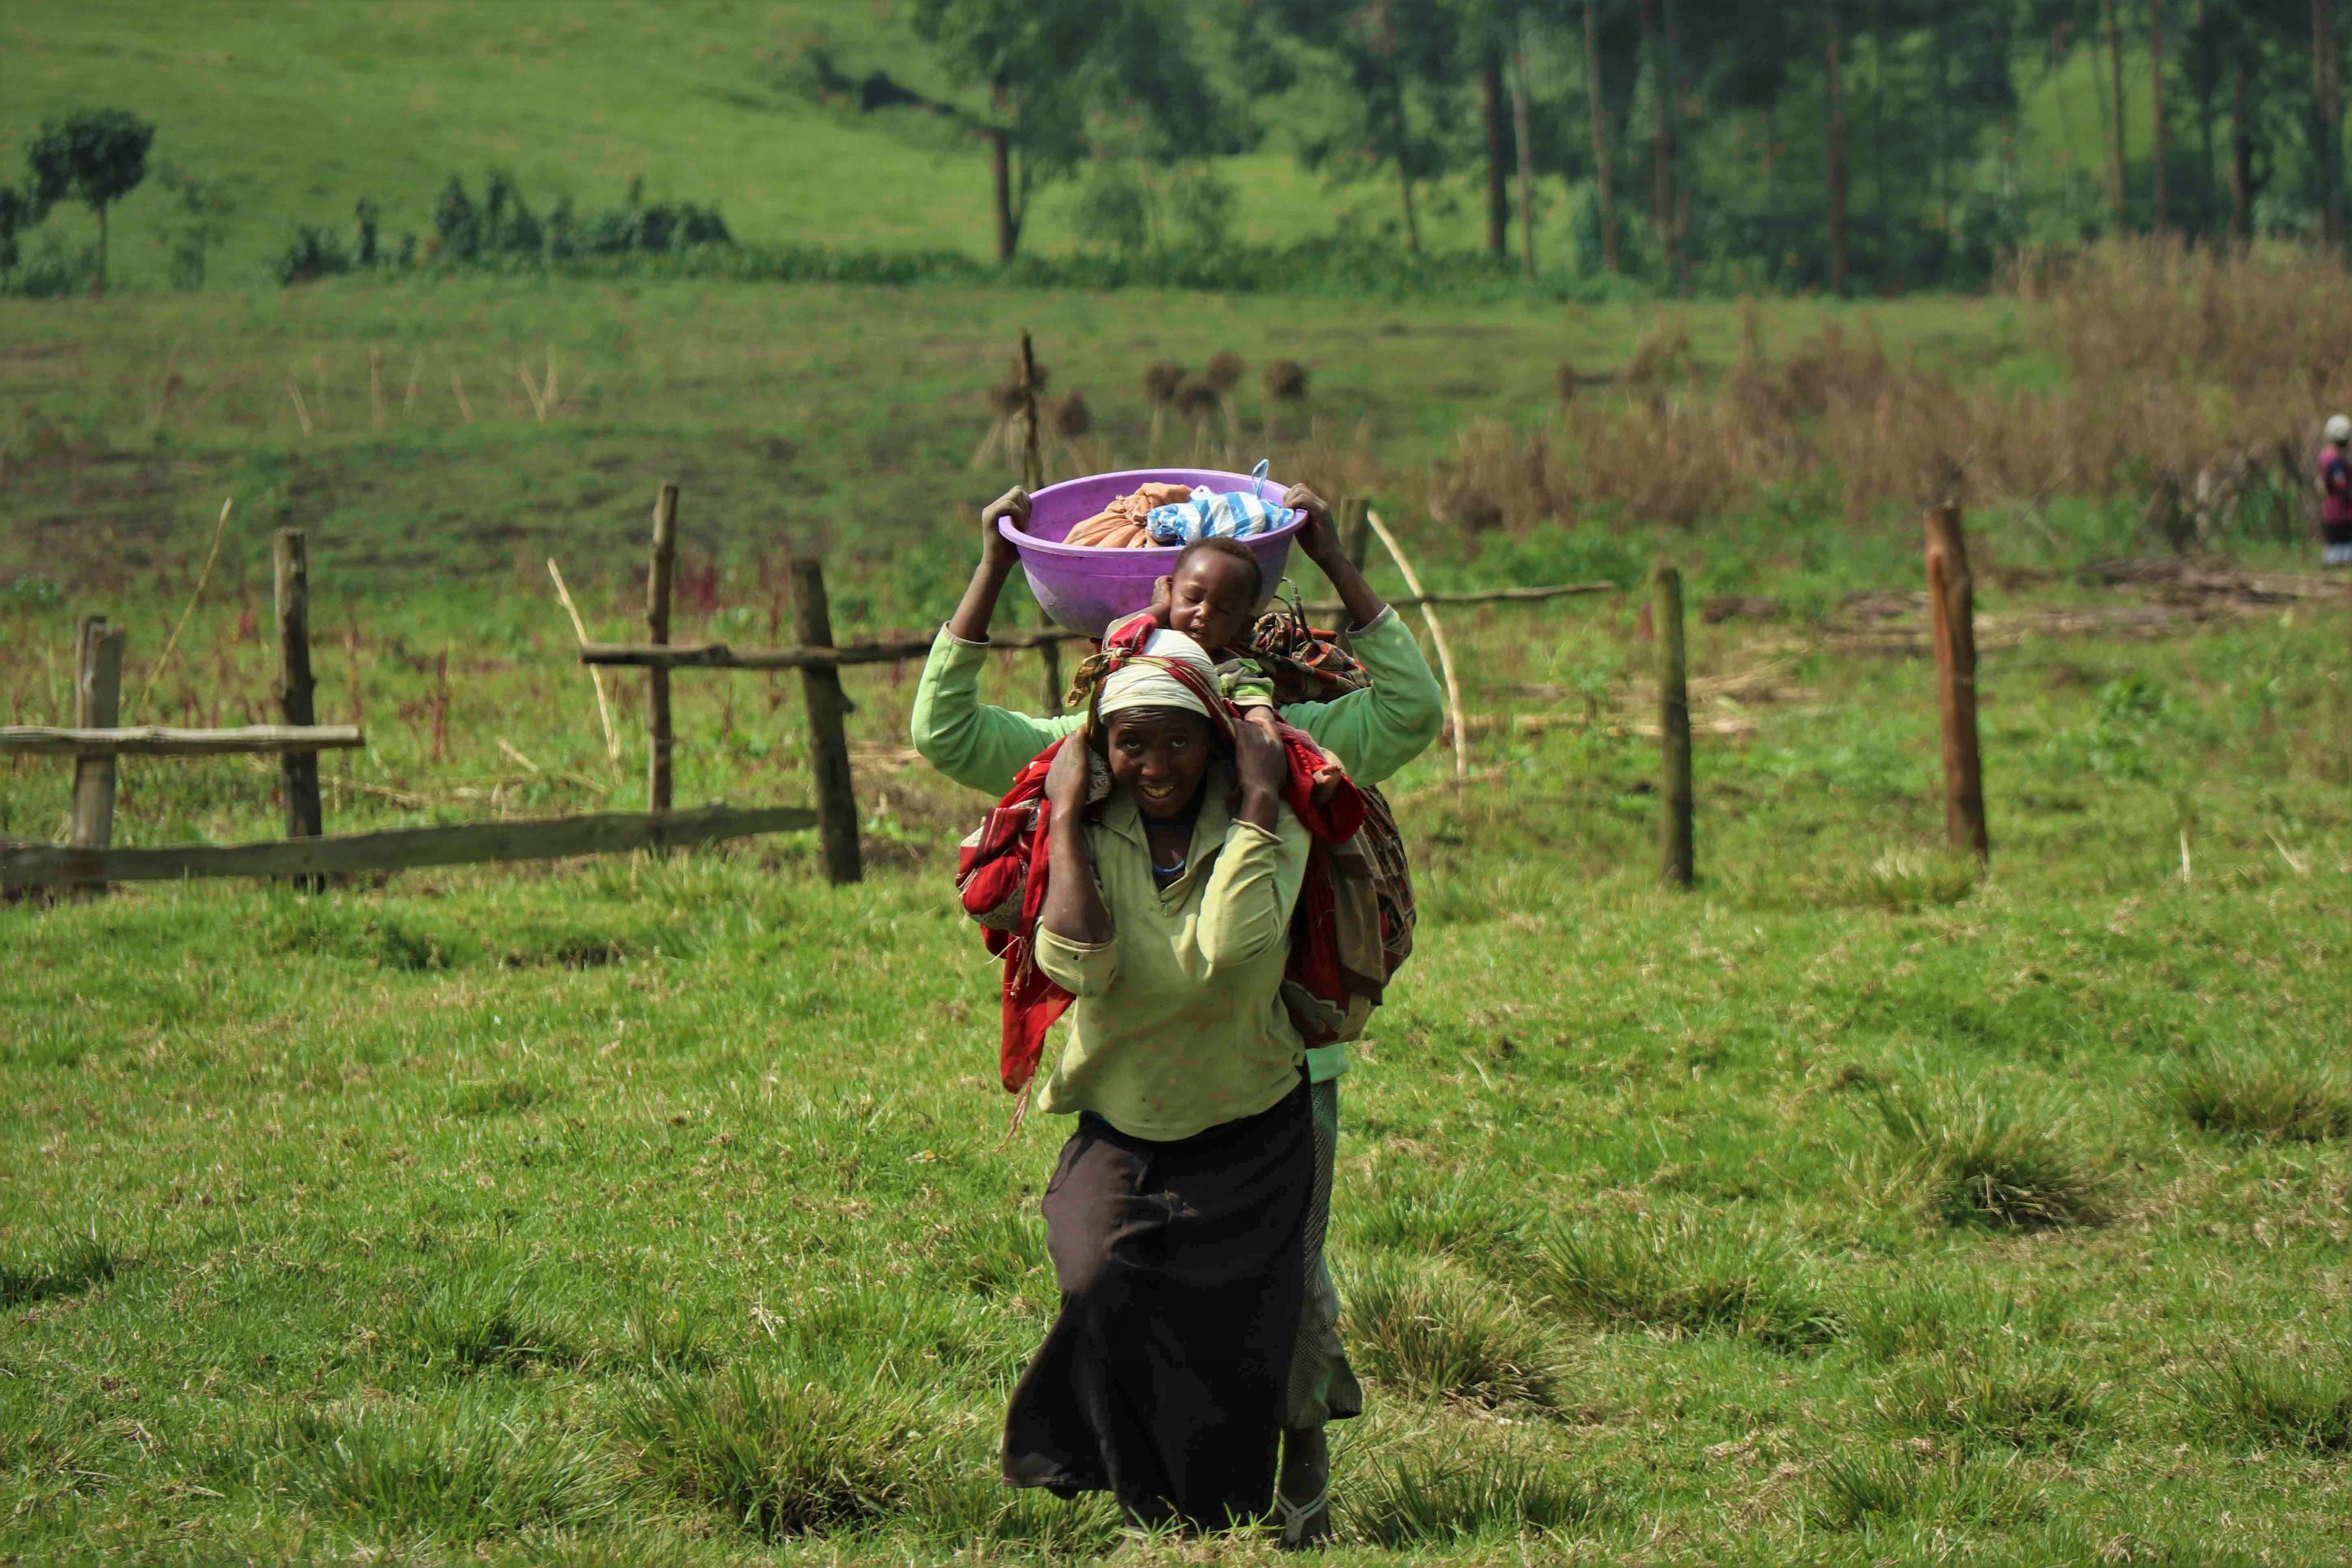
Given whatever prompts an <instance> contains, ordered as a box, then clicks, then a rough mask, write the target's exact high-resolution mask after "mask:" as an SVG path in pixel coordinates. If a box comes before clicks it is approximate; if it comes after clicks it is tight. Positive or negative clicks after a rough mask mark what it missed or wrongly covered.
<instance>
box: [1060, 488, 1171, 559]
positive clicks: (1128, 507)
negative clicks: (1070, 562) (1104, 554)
mask: <svg viewBox="0 0 2352 1568" xmlns="http://www.w3.org/2000/svg"><path fill="white" fill-rule="evenodd" d="M1188 500H1192V486H1190V485H1170V484H1159V483H1151V484H1144V485H1139V486H1137V487H1136V490H1135V493H1134V494H1133V495H1128V496H1121V497H1119V498H1118V500H1115V501H1113V502H1111V503H1110V505H1108V506H1107V507H1105V508H1104V509H1103V510H1100V511H1098V512H1097V513H1095V515H1094V516H1092V517H1090V518H1087V520H1086V521H1084V522H1081V523H1078V524H1077V525H1076V526H1075V527H1073V528H1072V529H1071V530H1070V531H1069V532H1068V533H1066V534H1064V535H1063V536H1062V542H1063V543H1065V544H1077V545H1084V546H1087V547H1088V548H1090V549H1095V550H1135V549H1141V548H1143V547H1145V546H1147V545H1150V544H1154V543H1157V541H1156V540H1154V539H1153V538H1152V537H1151V532H1150V530H1149V529H1147V528H1145V527H1144V525H1143V521H1144V519H1146V518H1147V517H1150V515H1151V509H1152V508H1154V507H1160V506H1174V505H1175V504H1176V503H1178V502H1179V501H1188Z"/></svg>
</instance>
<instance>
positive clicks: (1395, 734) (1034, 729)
mask: <svg viewBox="0 0 2352 1568" xmlns="http://www.w3.org/2000/svg"><path fill="white" fill-rule="evenodd" d="M988 647H989V645H988V644H986V643H982V642H965V641H963V640H961V638H959V637H956V636H955V634H954V633H952V632H950V631H949V630H948V629H947V628H946V627H945V626H941V627H940V635H939V637H938V638H937V639H936V640H935V641H934V642H933V643H932V644H931V657H930V658H929V659H928V660H926V661H925V662H924V665H923V679H922V684H921V685H920V686H919V687H917V688H916V690H915V711H914V715H913V717H912V719H911V720H910V721H908V731H909V739H911V740H912V741H913V742H914V746H915V750H916V751H918V752H921V753H922V755H923V759H924V760H925V761H926V762H928V763H930V764H931V765H932V766H933V767H935V768H937V769H939V770H940V772H941V773H945V774H947V776H948V777H950V778H951V779H953V780H955V781H956V782H957V783H958V784H969V785H971V787H972V788H973V789H976V790H980V791H982V793H983V794H987V795H1003V793H1004V792H1005V791H1006V790H1008V789H1011V788H1012V787H1013V775H1015V774H1016V773H1020V771H1021V770H1022V769H1023V768H1024V767H1026V766H1027V765H1028V764H1029V760H1030V759H1031V758H1032V757H1034V756H1035V755H1036V754H1037V753H1038V752H1042V751H1044V750H1045V748H1046V747H1048V746H1050V745H1052V744H1053V743H1054V742H1055V741H1058V740H1060V739H1061V738H1062V737H1063V736H1064V735H1066V734H1068V733H1069V732H1070V731H1073V730H1075V729H1076V728H1077V727H1078V725H1079V723H1080V722H1081V721H1082V720H1083V718H1084V715H1082V714H1077V713H1066V714H1063V715H1061V716H1060V717H1058V718H1053V719H1038V718H1034V717H1032V716H1031V715H1029V714H1026V713H1015V712H1013V710H1011V709H1008V708H996V707H992V706H990V705H989V704H988V703H985V702H982V700H980V672H981V668H982V666H984V665H986V664H987V662H988ZM1348 647H1349V651H1350V652H1352V653H1353V654H1354V655H1355V656H1356V658H1358V659H1360V660H1361V661H1362V663H1363V666H1364V673H1365V674H1366V675H1367V676H1369V677H1370V679H1371V684H1370V686H1369V687H1367V688H1365V689H1363V690H1360V691H1350V692H1349V693H1347V694H1346V695H1345V696H1341V697H1337V698H1334V699H1333V700H1330V701H1328V702H1294V703H1292V704H1291V705H1290V706H1289V707H1287V708H1285V709H1283V710H1282V721H1283V722H1284V723H1286V724H1288V725H1289V726H1291V727H1292V728H1293V729H1296V730H1304V731H1306V732H1307V734H1309V735H1311V736H1313V737H1314V739H1315V743H1316V744H1317V745H1318V746H1320V747H1322V748H1323V749H1324V750H1325V751H1327V752H1330V753H1331V754H1332V755H1333V756H1335V757H1338V758H1339V762H1340V764H1341V765H1342V766H1344V767H1345V768H1346V769H1347V770H1348V776H1349V777H1350V778H1352V779H1354V780H1355V781H1356V782H1357V783H1359V784H1380V783H1382V782H1383V781H1385V780H1387V779H1389V778H1391V777H1392V776H1393V775H1394V774H1395V773H1397V772H1398V771H1399V770H1400V769H1402V767H1403V766H1404V765H1405V764H1406V763H1410V762H1412V760H1413V758H1415V757H1417V756H1419V755H1421V753H1422V752H1425V751H1427V750H1428V749H1429V746H1430V743H1431V742H1433V741H1435V740H1436V739H1437V733H1438V731H1440V730H1441V729H1443V728H1444V723H1445V694H1444V690H1443V689H1440V687H1439V686H1438V684H1437V677H1435V676H1434V675H1433V674H1431V673H1430V669H1429V661H1428V660H1427V659H1425V658H1422V657H1421V645H1420V644H1419V643H1418V642H1416V641H1414V640H1413V635H1412V628H1411V627H1409V626H1406V625H1405V624H1404V623H1403V622H1402V621H1401V620H1399V619H1398V618H1397V613H1396V611H1395V610H1394V609H1393V608H1391V609H1385V610H1382V611H1381V613H1380V615H1379V616H1375V617H1374V618H1373V620H1372V622H1371V624H1370V625H1369V626H1363V627H1361V628H1360V629H1357V630H1353V631H1350V632H1349V634H1348ZM1307 1067H1308V1070H1309V1072H1310V1074H1311V1075H1312V1077H1313V1078H1314V1079H1315V1081H1316V1082H1318V1083H1323V1082H1326V1081H1328V1080H1329V1079H1335V1078H1338V1077H1339V1075H1340V1074H1342V1073H1344V1072H1346V1071H1347V1070H1348V1047H1345V1046H1344V1045H1338V1046H1321V1047H1317V1048H1316V1049H1314V1050H1311V1051H1309V1052H1308V1053H1307ZM1261 1109H1263V1108H1261Z"/></svg>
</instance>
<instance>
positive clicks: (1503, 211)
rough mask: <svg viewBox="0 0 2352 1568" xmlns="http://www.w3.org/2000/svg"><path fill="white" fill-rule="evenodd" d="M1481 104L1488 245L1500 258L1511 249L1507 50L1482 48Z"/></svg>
mask: <svg viewBox="0 0 2352 1568" xmlns="http://www.w3.org/2000/svg"><path fill="white" fill-rule="evenodd" d="M1478 106H1479V109H1480V110H1481V112H1482V113H1483V114H1484V116H1485V118H1486V249H1487V252H1488V253H1489V254H1490V255H1492V256H1493V257H1494V258H1495V259H1496V260H1497V261H1500V260H1502V259H1503V258H1505V257H1507V256H1508V255H1509V254H1510V250H1511V191H1510V140H1511V139H1510V133H1509V132H1507V130H1505V129H1504V125H1503V50H1502V46H1501V45H1500V44H1497V43H1495V42H1493V41H1492V40H1489V41H1488V42H1487V43H1486V46H1485V47H1483V48H1481V49H1480V50H1479V51H1478Z"/></svg>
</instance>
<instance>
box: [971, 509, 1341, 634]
mask: <svg viewBox="0 0 2352 1568" xmlns="http://www.w3.org/2000/svg"><path fill="white" fill-rule="evenodd" d="M1154 482H1157V483H1160V484H1171V485H1192V486H1194V487H1196V488H1197V487H1199V486H1202V485H1206V486H1208V487H1209V489H1212V490H1215V491H1219V492H1223V491H1227V490H1242V491H1249V490H1252V489H1258V484H1257V481H1256V480H1255V479H1251V478H1250V477H1249V476H1248V475H1247V474H1229V473H1225V472H1223V470H1220V469H1216V468H1129V469H1128V470H1127V471H1126V472H1124V473H1117V474H1091V475H1089V476H1087V478H1085V479H1064V480H1063V481H1062V482H1061V483H1060V484H1058V485H1047V486H1046V487H1045V489H1042V490H1039V491H1037V492H1036V493H1035V494H1034V495H1033V496H1031V497H1030V498H1029V529H1028V531H1027V532H1025V533H1024V532H1023V531H1021V530H1020V529H1017V528H1015V527H1013V520H1012V519H1010V518H1006V519H1005V520H1004V521H1001V522H999V523H998V524H997V525H996V527H997V531H998V532H1000V533H1002V534H1003V535H1004V537H1005V538H1007V539H1009V540H1011V541H1013V544H1014V545H1015V546H1016V547H1017V548H1018V549H1019V550H1020V552H1021V569H1022V571H1023V572H1024V573H1026V574H1028V577H1029V591H1030V592H1031V593H1033V594H1034V595H1037V603H1038V604H1040V605H1043V606H1045V613H1046V614H1047V615H1048V616H1052V617H1053V618H1054V624H1055V625H1056V626H1061V627H1062V628H1064V629H1065V630H1066V631H1074V632H1083V633H1085V634H1086V635H1087V637H1101V636H1102V635H1103V633H1104V632H1105V631H1106V630H1108V628H1109V626H1110V624H1111V623H1112V622H1113V621H1116V620H1118V619H1120V618H1121V617H1123V616H1131V615H1133V614H1135V612H1136V611H1138V610H1148V609H1150V607H1151V584H1153V583H1155V582H1157V581H1158V580H1159V579H1160V578H1162V577H1165V576H1166V575H1168V574H1169V573H1170V572H1171V571H1172V570H1174V568H1175V564H1176V557H1177V556H1178V555H1179V554H1180V553H1181V552H1182V549H1183V547H1182V546H1181V545H1176V544H1165V545H1150V546H1147V547H1145V548H1143V549H1139V550H1097V549H1095V548H1094V547H1093V546H1091V545H1084V544H1064V543H1063V542H1062V536H1063V535H1064V534H1066V533H1067V532H1069V531H1070V530H1072V529H1073V528H1076V526H1077V525H1078V524H1080V523H1082V522H1084V521H1086V520H1087V519H1088V518H1090V517H1092V516H1094V515H1095V513H1097V512H1098V511H1100V510H1102V509H1103V508H1105V507H1107V506H1108V505H1109V504H1110V503H1111V502H1112V501H1114V500H1118V498H1119V497H1121V496H1123V495H1129V494H1131V493H1133V491H1134V489H1135V488H1136V487H1137V486H1138V485H1141V484H1149V483H1154ZM1289 488H1290V487H1289V486H1288V485H1287V484H1286V483H1284V482H1283V481H1282V480H1280V479H1267V480H1266V481H1265V486H1264V488H1263V489H1259V493H1260V494H1262V495H1263V496H1264V497H1265V499H1266V500H1269V501H1276V502H1278V501H1280V500H1282V494H1283V492H1284V491H1285V490H1286V489H1289ZM1305 522H1306V520H1305V519H1303V518H1300V519H1295V520H1293V521H1290V522H1287V523H1286V524H1284V525H1283V526H1282V527H1280V528H1277V529H1276V530H1274V531H1272V532H1271V533H1261V534H1259V535H1257V536H1256V537H1255V538H1253V539H1244V540H1243V541H1242V542H1243V543H1244V544H1246V545H1248V546H1249V549H1250V553H1251V554H1253V555H1255V556H1256V557H1257V563H1258V565H1259V567H1260V568H1261V569H1263V570H1264V572H1265V600H1263V601H1261V602H1260V603H1259V605H1258V606H1257V607H1258V608H1259V609H1260V610H1263V609H1265V605H1267V604H1269V603H1271V602H1272V601H1273V599H1274V591H1275V589H1276V586H1277V585H1278V584H1280V583H1281V582H1282V574H1283V569H1284V567H1286V565H1288V564H1289V562H1290V540H1291V536H1292V535H1293V534H1296V533H1297V531H1299V529H1300V528H1302V527H1303V526H1305Z"/></svg>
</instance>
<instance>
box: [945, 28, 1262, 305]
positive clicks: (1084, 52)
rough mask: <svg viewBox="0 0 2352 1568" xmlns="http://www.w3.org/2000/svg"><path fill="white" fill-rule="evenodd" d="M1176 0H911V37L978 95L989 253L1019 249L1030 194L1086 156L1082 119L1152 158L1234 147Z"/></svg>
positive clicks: (1231, 124) (1235, 114)
mask: <svg viewBox="0 0 2352 1568" xmlns="http://www.w3.org/2000/svg"><path fill="white" fill-rule="evenodd" d="M1180 5H1181V0H916V5H915V15H914V26H915V32H916V35H917V36H918V37H921V38H922V39H923V40H924V42H926V43H928V44H929V45H931V46H932V47H934V48H936V49H937V50H938V51H939V54H940V60H941V62H942V63H943V64H944V65H945V66H946V68H947V69H948V71H949V73H950V75H951V76H952V77H953V78H954V79H956V80H957V81H958V82H959V83H961V84H962V85H964V86H967V87H977V88H980V89H984V90H985V92H986V94H987V100H988V107H987V109H986V110H984V111H982V114H981V115H980V116H979V117H978V120H977V129H978V131H979V133H980V135H981V137H982V140H984V141H985V142H987V144H988V149H989V171H990V184H991V190H992V205H993V207H994V210H995V217H996V258H997V259H998V260H999V261H1010V260H1012V259H1013V257H1014V256H1015V255H1016V254H1017V253H1018V252H1019V250H1020V248H1021V238H1022V235H1023V233H1024V230H1025V228H1026V227H1027V225H1028V219H1029V211H1030V205H1031V203H1032V201H1033V200H1034V197H1035V196H1036V194H1037V193H1038V192H1039V191H1040V190H1042V189H1043V188H1045V186H1047V185H1049V184H1053V183H1054V182H1055V181H1057V180H1061V179H1064V178H1066V177H1067V176H1068V175H1069V174H1071V173H1072V172H1073V171H1074V170H1075V169H1076V167H1077V166H1078V163H1079V162H1080V161H1081V160H1082V159H1083V158H1085V157H1086V156H1087V153H1088V152H1089V151H1090V150H1091V149H1090V144H1089V141H1088V127H1087V120H1088V116H1089V115H1090V114H1092V113H1095V112H1097V111H1100V112H1102V113H1104V114H1106V115H1109V116H1114V117H1116V118H1117V119H1118V120H1119V121H1122V122H1124V123H1126V124H1128V125H1129V126H1131V127H1132V128H1133V129H1134V130H1135V132H1136V133H1137V136H1138V138H1139V140H1138V143H1137V151H1138V152H1139V153H1140V154H1141V155H1142V156H1145V157H1147V158H1150V159H1152V160H1153V161H1155V162H1172V161H1174V160H1177V159H1180V158H1183V157H1189V156H1197V155H1201V154H1204V153H1214V152H1236V151H1240V150H1241V147H1242V145H1243V144H1244V142H1245V140H1246V137H1247V134H1248V130H1249V127H1248V124H1247V121H1246V120H1245V119H1244V117H1243V116H1242V115H1241V114H1240V113H1239V111H1238V110H1237V109H1236V108H1234V106H1232V105H1227V104H1223V103H1220V102H1219V101H1218V100H1217V99H1216V98H1215V96H1214V95H1213V93H1212V92H1211V91H1210V88H1209V82H1208V77H1207V74H1206V73H1205V72H1204V71H1202V69H1201V68H1200V65H1199V63H1198V61H1197V60H1196V59H1195V58H1194V56H1193V52H1192V37H1193V32H1192V28H1191V26H1188V24H1187V21H1186V18H1185V16H1184V13H1183V12H1182V11H1181V9H1180Z"/></svg>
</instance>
